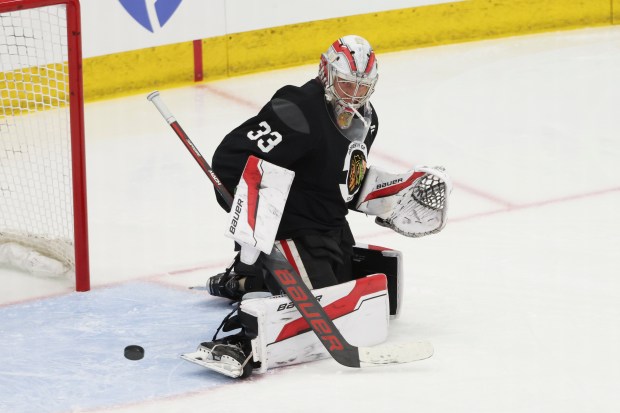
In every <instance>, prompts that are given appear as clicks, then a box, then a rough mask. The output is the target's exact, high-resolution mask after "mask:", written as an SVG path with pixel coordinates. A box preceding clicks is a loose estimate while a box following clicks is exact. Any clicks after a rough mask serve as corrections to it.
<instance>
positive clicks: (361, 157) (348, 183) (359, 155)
mask: <svg viewBox="0 0 620 413" xmlns="http://www.w3.org/2000/svg"><path fill="white" fill-rule="evenodd" d="M367 154H368V150H367V149H366V144H364V143H363V142H351V143H350V144H349V149H348V150H347V156H346V157H345V160H344V165H343V168H342V172H343V177H344V180H345V181H344V182H341V183H340V193H341V194H342V198H343V199H344V201H345V202H349V201H351V200H352V199H353V197H354V196H355V194H356V193H357V191H358V190H359V189H360V186H362V181H363V180H364V176H365V175H366V168H367V165H366V157H367Z"/></svg>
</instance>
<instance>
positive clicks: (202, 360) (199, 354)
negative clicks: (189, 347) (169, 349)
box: [181, 350, 243, 379]
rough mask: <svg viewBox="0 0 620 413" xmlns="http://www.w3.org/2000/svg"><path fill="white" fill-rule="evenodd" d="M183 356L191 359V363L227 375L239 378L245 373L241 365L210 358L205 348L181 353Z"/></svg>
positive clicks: (184, 358) (185, 358) (188, 359)
mask: <svg viewBox="0 0 620 413" xmlns="http://www.w3.org/2000/svg"><path fill="white" fill-rule="evenodd" d="M181 358H182V359H183V360H187V361H189V362H190V363H194V364H197V365H199V366H202V367H204V368H207V369H209V370H213V371H215V372H218V373H220V374H223V375H225V376H228V377H232V378H233V379H236V378H239V377H240V376H241V374H243V369H242V368H241V367H240V366H233V365H230V364H227V363H226V362H222V361H219V360H212V359H210V358H209V353H207V352H206V351H204V350H198V351H195V352H193V353H186V354H181ZM222 358H225V357H222Z"/></svg>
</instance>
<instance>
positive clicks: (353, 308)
mask: <svg viewBox="0 0 620 413" xmlns="http://www.w3.org/2000/svg"><path fill="white" fill-rule="evenodd" d="M312 293H313V294H314V296H315V297H316V298H317V300H318V301H319V302H320V303H321V305H322V306H323V308H324V309H325V312H326V313H327V314H328V315H329V317H330V318H331V319H332V320H333V321H334V324H335V325H336V327H337V328H338V329H339V330H340V332H341V333H342V335H343V337H344V338H345V339H346V340H347V341H348V342H349V343H351V344H352V345H355V346H360V347H361V346H374V345H377V344H379V343H382V342H384V341H385V340H386V339H387V333H388V331H387V330H388V324H389V302H388V294H387V282H386V278H385V275H384V274H373V275H370V276H368V277H364V278H360V279H358V280H354V281H349V282H347V283H343V284H339V285H335V286H331V287H326V288H320V289H316V290H313V291H312ZM239 311H240V313H245V314H246V315H249V316H251V317H254V318H255V319H256V323H257V332H258V336H257V337H256V338H255V339H253V340H252V350H253V358H254V361H258V362H260V363H261V367H260V369H258V370H254V371H255V372H260V373H263V372H265V371H267V369H270V368H274V367H282V366H287V365H291V364H299V363H305V362H309V361H314V360H319V359H323V358H327V357H329V353H328V352H327V350H326V349H325V347H324V346H323V344H322V343H321V342H320V341H319V339H318V338H317V336H316V335H315V334H314V332H313V331H312V330H310V328H309V326H308V323H307V322H306V321H305V320H304V319H303V318H302V316H301V314H300V313H299V311H297V309H296V308H295V306H294V305H293V303H292V302H291V301H290V300H289V299H288V297H286V296H275V297H269V298H257V299H251V300H244V301H242V302H241V306H240V308H239ZM242 317H243V315H242Z"/></svg>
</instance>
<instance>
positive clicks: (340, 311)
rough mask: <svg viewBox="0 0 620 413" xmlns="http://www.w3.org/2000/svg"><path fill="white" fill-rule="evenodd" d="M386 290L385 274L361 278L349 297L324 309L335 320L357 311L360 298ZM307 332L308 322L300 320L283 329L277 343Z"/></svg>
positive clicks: (308, 329) (356, 282)
mask: <svg viewBox="0 0 620 413" xmlns="http://www.w3.org/2000/svg"><path fill="white" fill-rule="evenodd" d="M386 290H387V279H386V277H385V274H374V275H370V276H368V277H365V278H360V279H359V280H356V281H355V287H353V290H352V291H351V292H350V293H349V294H348V295H346V296H344V297H342V298H340V299H339V300H336V301H334V302H333V303H331V304H329V305H327V306H325V307H324V308H323V309H324V310H325V313H326V314H327V316H328V317H329V318H330V319H331V320H335V319H337V318H338V317H342V316H344V315H347V314H349V313H352V312H353V311H355V310H356V307H357V304H358V303H359V301H360V298H362V297H363V296H366V295H370V294H374V293H377V292H380V291H386ZM386 293H387V292H386ZM307 331H310V326H309V325H308V322H307V321H306V320H305V319H303V318H298V319H296V320H294V321H291V322H290V323H288V324H286V325H285V326H284V327H283V328H282V330H281V331H280V334H279V335H278V338H276V341H275V342H276V343H277V342H279V341H283V340H286V339H287V338H291V337H294V336H296V335H299V334H303V333H305V332H307Z"/></svg>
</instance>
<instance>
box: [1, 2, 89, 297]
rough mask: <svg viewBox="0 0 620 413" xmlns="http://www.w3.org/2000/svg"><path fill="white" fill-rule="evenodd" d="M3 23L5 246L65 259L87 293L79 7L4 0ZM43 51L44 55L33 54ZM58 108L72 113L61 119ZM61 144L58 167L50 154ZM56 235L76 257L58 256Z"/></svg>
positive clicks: (78, 5)
mask: <svg viewBox="0 0 620 413" xmlns="http://www.w3.org/2000/svg"><path fill="white" fill-rule="evenodd" d="M39 14H40V15H41V16H42V17H41V19H40V20H41V21H40V22H38V21H36V19H38V16H39ZM31 16H36V17H31ZM0 20H1V22H0V24H1V25H2V27H0V30H1V31H2V32H0V102H1V103H2V107H1V108H0V243H2V242H6V241H7V240H8V241H11V242H17V243H20V244H21V243H23V244H26V245H27V246H28V247H29V248H33V249H35V250H37V251H39V252H41V253H42V254H43V255H45V256H50V257H52V258H54V259H56V260H59V261H61V262H63V263H64V264H65V265H66V266H67V267H68V269H69V270H70V271H71V270H72V271H75V280H76V282H75V288H76V290H77V291H88V290H89V289H90V274H89V272H90V270H89V257H88V219H87V205H86V168H85V148H84V102H83V90H82V50H81V25H80V4H79V1H78V0H0ZM5 24H6V27H5ZM20 25H21V26H20ZM47 30H49V32H48V31H47ZM52 38H53V39H56V38H57V39H58V40H53V42H52V43H46V42H48V41H52V40H51V39H52ZM3 43H6V44H3ZM39 49H40V50H41V57H40V58H38V57H33V55H34V54H35V52H37V51H38V50H39ZM21 54H25V55H27V57H23V56H21ZM3 55H4V56H3ZM67 108H68V109H67ZM60 112H65V113H67V114H65V115H62V116H64V117H60V118H59V119H61V120H60V121H58V120H56V119H55V118H53V116H56V113H60ZM39 118H40V119H39ZM31 119H32V122H37V123H36V126H31V125H30V123H29V122H31ZM27 123H28V125H27V126H26V124H27ZM39 123H40V125H39ZM65 124H66V125H65ZM56 129H58V130H56ZM51 135H54V138H53V139H54V140H53V141H52V140H49V136H51ZM56 135H58V136H56ZM3 141H4V142H5V143H3ZM3 145H4V147H3ZM15 145H20V146H19V147H17V149H16V146H15ZM63 145H66V148H67V149H66V151H65V152H66V154H63V159H62V160H61V161H58V165H57V164H56V163H57V160H56V159H51V158H52V155H50V153H51V152H53V151H55V150H56V149H59V148H62V147H63ZM37 146H41V147H42V149H39V148H37ZM59 150H60V149H59ZM37 151H40V152H37ZM3 156H4V157H3ZM63 162H64V163H63ZM40 171H42V172H43V173H41V172H40ZM37 174H39V175H37ZM68 175H70V177H68ZM25 177H27V178H25ZM38 192H41V193H43V192H45V193H48V192H49V195H48V194H46V195H45V198H44V197H43V195H41V194H38ZM65 192H66V193H67V195H64V196H65V197H66V200H63V199H61V198H62V197H63V195H62V194H63V193H65ZM31 196H32V198H29V197H31ZM37 203H38V204H37ZM56 204H58V205H56ZM69 204H70V205H69ZM64 215H66V216H68V217H70V218H67V219H64V218H63V216H64ZM57 217H58V218H57ZM57 219H58V221H59V222H60V223H59V224H57V225H56V224H54V226H52V225H50V226H49V228H47V227H46V226H45V225H46V224H48V221H50V222H51V221H55V220H57ZM31 222H34V224H31ZM5 226H8V227H9V228H5ZM41 228H42V230H41ZM39 231H40V232H43V233H39ZM7 234H8V235H7ZM3 236H5V240H4V241H3V239H2V237H3ZM57 239H62V240H63V243H64V244H66V245H65V246H68V248H65V247H63V248H65V249H66V250H69V251H71V250H72V251H71V252H72V254H67V256H64V254H61V253H58V252H57V251H56V250H57V249H58V248H56V247H55V246H51V245H52V244H54V243H55V242H56V241H57ZM31 244H32V245H31ZM57 255H58V256H57ZM71 255H72V256H71Z"/></svg>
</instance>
